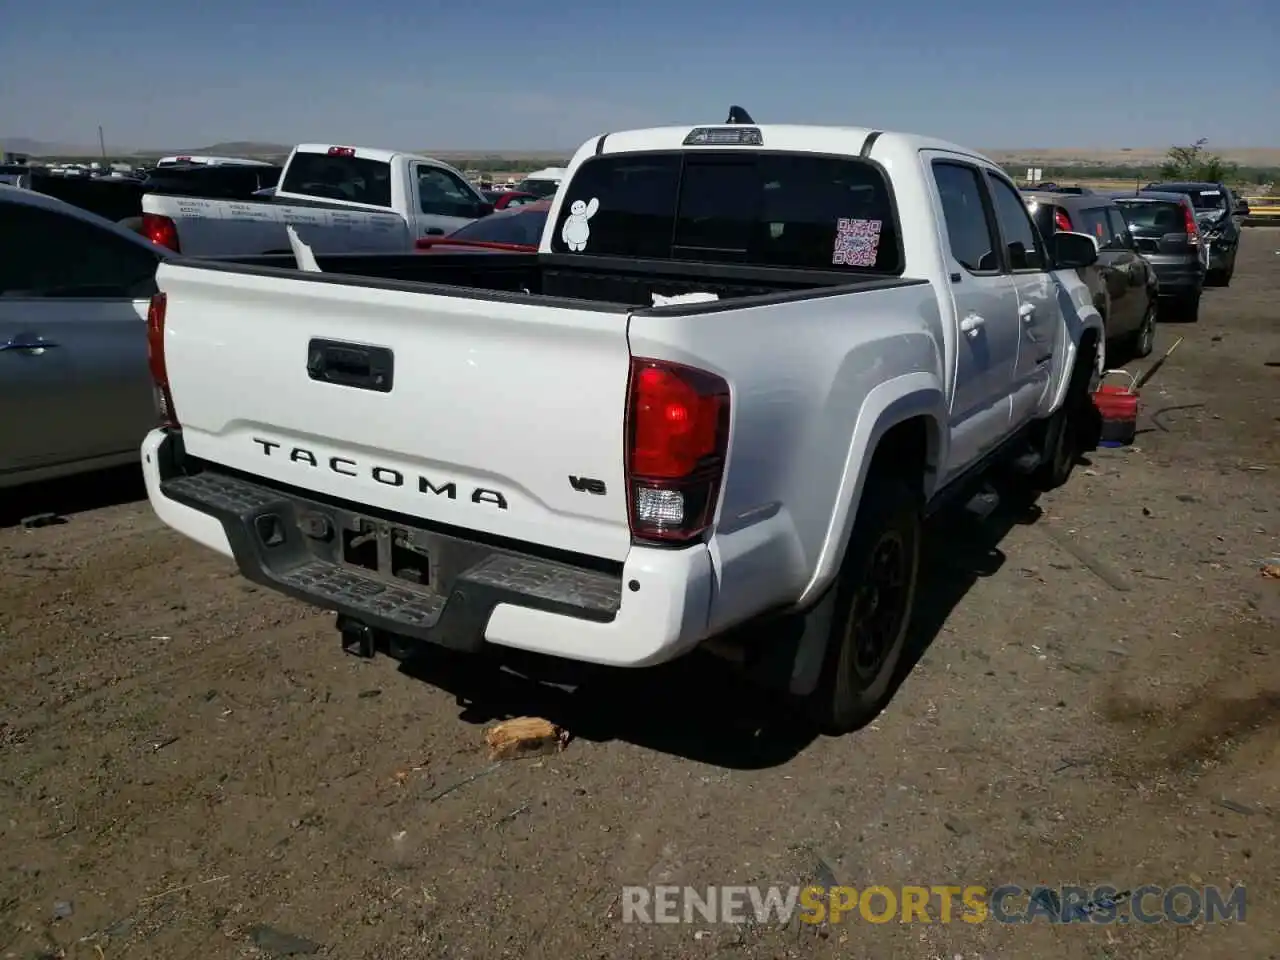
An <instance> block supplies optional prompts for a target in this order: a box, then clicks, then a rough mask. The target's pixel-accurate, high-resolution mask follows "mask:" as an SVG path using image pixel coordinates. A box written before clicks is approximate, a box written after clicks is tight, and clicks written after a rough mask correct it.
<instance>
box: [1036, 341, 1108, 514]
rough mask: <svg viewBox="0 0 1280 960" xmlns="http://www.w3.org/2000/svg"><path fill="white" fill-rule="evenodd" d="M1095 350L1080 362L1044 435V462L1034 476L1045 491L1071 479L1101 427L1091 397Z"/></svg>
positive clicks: (1037, 484) (1037, 483)
mask: <svg viewBox="0 0 1280 960" xmlns="http://www.w3.org/2000/svg"><path fill="white" fill-rule="evenodd" d="M1095 351H1096V348H1095ZM1095 351H1091V352H1090V353H1089V355H1088V356H1086V357H1081V358H1079V359H1078V360H1077V361H1076V366H1075V369H1074V370H1073V371H1072V372H1071V383H1070V385H1068V387H1067V395H1066V396H1065V397H1063V399H1062V406H1061V407H1059V408H1058V411H1057V412H1056V413H1055V414H1054V415H1053V416H1052V417H1050V418H1049V422H1048V427H1047V429H1046V430H1045V435H1044V448H1043V450H1042V459H1043V462H1042V463H1041V465H1040V466H1039V467H1037V468H1036V471H1035V473H1034V474H1033V475H1032V478H1031V479H1032V482H1033V483H1034V484H1035V485H1036V486H1037V487H1038V488H1039V489H1041V490H1045V491H1048V490H1056V489H1057V488H1058V487H1060V486H1062V485H1063V484H1064V483H1066V482H1067V480H1069V479H1070V478H1071V473H1072V471H1073V470H1075V467H1076V461H1078V460H1079V459H1080V455H1081V454H1082V453H1084V451H1085V449H1086V447H1088V446H1089V443H1088V437H1089V434H1090V432H1091V431H1096V430H1097V428H1098V426H1099V425H1098V423H1097V420H1098V413H1097V410H1095V409H1094V406H1093V401H1092V399H1091V398H1090V396H1089V380H1090V377H1091V375H1092V370H1093V363H1094V360H1095V358H1096V356H1097V353H1096V352H1095Z"/></svg>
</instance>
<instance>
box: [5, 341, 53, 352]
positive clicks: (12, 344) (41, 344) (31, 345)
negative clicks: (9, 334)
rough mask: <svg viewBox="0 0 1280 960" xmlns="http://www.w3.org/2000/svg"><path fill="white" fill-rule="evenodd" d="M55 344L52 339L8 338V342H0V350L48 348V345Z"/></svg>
mask: <svg viewBox="0 0 1280 960" xmlns="http://www.w3.org/2000/svg"><path fill="white" fill-rule="evenodd" d="M56 346H57V344H56V343H54V342H53V341H52V340H34V341H31V340H10V341H9V342H8V343H0V351H4V350H48V349H49V348H50V347H56Z"/></svg>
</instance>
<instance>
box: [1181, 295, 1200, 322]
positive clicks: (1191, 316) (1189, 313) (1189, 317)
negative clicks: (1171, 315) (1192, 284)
mask: <svg viewBox="0 0 1280 960" xmlns="http://www.w3.org/2000/svg"><path fill="white" fill-rule="evenodd" d="M1178 315H1179V316H1178V318H1179V319H1180V320H1181V321H1182V322H1183V323H1196V322H1198V321H1199V320H1200V291H1199V290H1197V291H1196V292H1195V293H1193V294H1192V295H1191V296H1189V297H1186V298H1185V299H1182V300H1179V301H1178Z"/></svg>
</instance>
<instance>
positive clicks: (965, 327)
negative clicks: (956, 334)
mask: <svg viewBox="0 0 1280 960" xmlns="http://www.w3.org/2000/svg"><path fill="white" fill-rule="evenodd" d="M986 322H987V321H986V320H984V319H983V318H982V317H980V316H978V315H977V314H976V313H971V314H969V315H968V316H967V317H965V318H964V319H963V320H961V321H960V329H961V331H962V332H964V333H967V334H968V335H969V336H971V337H976V336H977V335H978V331H979V330H981V329H982V327H983V325H984V324H986Z"/></svg>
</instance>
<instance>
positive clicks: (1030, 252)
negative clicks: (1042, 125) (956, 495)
mask: <svg viewBox="0 0 1280 960" xmlns="http://www.w3.org/2000/svg"><path fill="white" fill-rule="evenodd" d="M987 183H988V185H989V187H990V189H991V199H992V205H993V206H994V208H995V212H996V221H997V223H998V224H999V226H1000V235H1001V238H1002V242H1003V252H1004V263H1005V268H1006V269H1007V270H1008V271H1009V274H1010V276H1012V277H1013V285H1014V289H1015V290H1016V291H1017V296H1018V307H1017V315H1018V322H1017V326H1018V330H1017V334H1016V336H1017V350H1016V360H1015V362H1014V364H1013V367H1012V373H1013V376H1012V382H1011V383H1009V382H1008V381H1006V388H1008V389H1009V390H1010V393H1011V395H1012V413H1011V422H1012V426H1013V427H1020V426H1022V425H1023V424H1024V423H1027V422H1029V421H1030V420H1031V419H1032V418H1034V417H1035V416H1036V414H1037V413H1038V412H1039V410H1040V408H1041V406H1042V405H1043V403H1044V400H1045V397H1046V395H1047V393H1048V390H1049V384H1050V380H1051V379H1052V373H1053V354H1054V349H1055V346H1056V337H1057V333H1058V327H1059V325H1060V321H1061V313H1060V309H1061V308H1060V307H1059V306H1058V287H1057V284H1056V283H1055V282H1054V280H1053V278H1052V277H1051V276H1050V274H1049V258H1048V253H1047V252H1046V250H1045V247H1044V239H1043V238H1042V237H1041V236H1040V231H1038V230H1037V229H1036V228H1035V225H1034V224H1033V223H1032V222H1031V216H1030V215H1029V214H1028V213H1027V207H1026V204H1024V203H1023V201H1022V197H1021V196H1020V195H1019V193H1018V190H1017V188H1016V187H1014V185H1013V184H1012V183H1010V182H1009V181H1008V180H1007V179H1006V178H1005V177H1004V176H1003V175H1001V174H998V173H996V172H995V171H993V170H987Z"/></svg>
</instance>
